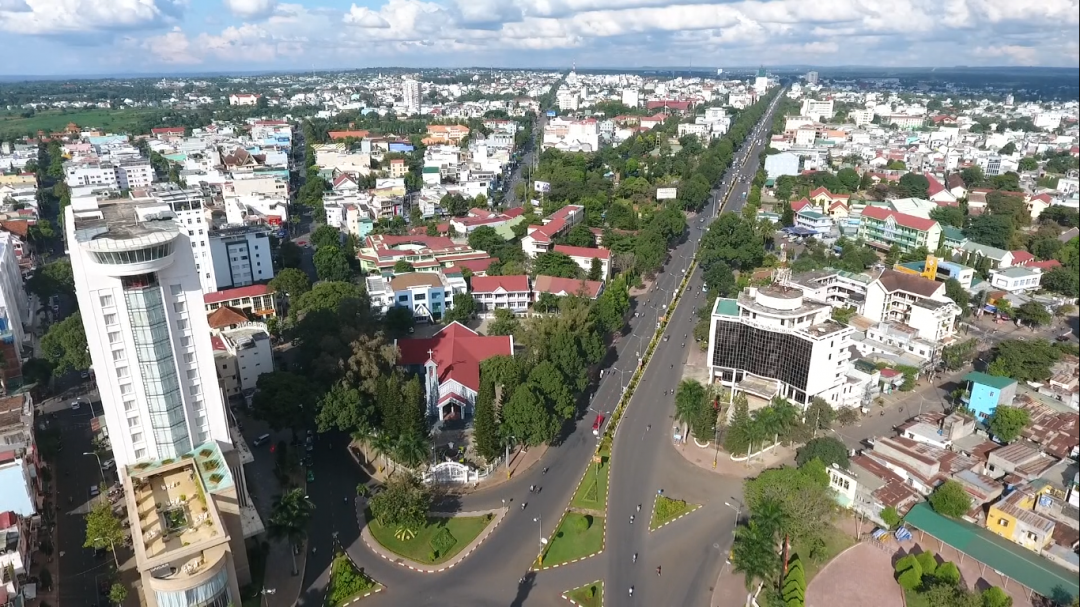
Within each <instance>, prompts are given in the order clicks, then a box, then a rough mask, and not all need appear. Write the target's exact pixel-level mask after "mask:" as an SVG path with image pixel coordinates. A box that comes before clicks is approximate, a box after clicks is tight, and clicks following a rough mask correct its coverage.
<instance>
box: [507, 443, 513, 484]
mask: <svg viewBox="0 0 1080 607" xmlns="http://www.w3.org/2000/svg"><path fill="white" fill-rule="evenodd" d="M512 442H514V437H513V436H510V437H507V440H506V478H508V479H509V478H510V443H512Z"/></svg>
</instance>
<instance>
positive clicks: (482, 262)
mask: <svg viewBox="0 0 1080 607" xmlns="http://www.w3.org/2000/svg"><path fill="white" fill-rule="evenodd" d="M494 261H495V260H494V259H493V258H491V257H485V258H483V259H462V260H459V261H455V262H454V266H455V267H458V268H461V269H464V268H468V269H470V270H472V272H473V274H480V273H481V272H487V269H488V267H490V266H491V264H492V263H493V262H494Z"/></svg>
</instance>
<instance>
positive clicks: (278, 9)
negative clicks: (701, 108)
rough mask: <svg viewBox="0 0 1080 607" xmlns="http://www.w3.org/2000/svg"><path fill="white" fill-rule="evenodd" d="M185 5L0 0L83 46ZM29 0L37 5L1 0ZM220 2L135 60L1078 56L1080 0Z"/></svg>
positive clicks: (24, 19) (830, 60) (348, 62)
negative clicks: (88, 39)
mask: <svg viewBox="0 0 1080 607" xmlns="http://www.w3.org/2000/svg"><path fill="white" fill-rule="evenodd" d="M187 1H188V0H0V29H9V30H12V31H18V32H20V33H30V34H57V33H70V35H67V36H65V37H64V38H63V40H64V41H67V42H72V43H73V42H75V41H76V40H77V37H76V34H78V33H80V32H105V33H102V34H100V35H102V36H103V35H106V34H107V33H108V32H110V31H112V32H115V31H117V30H123V29H145V28H150V27H170V26H173V25H177V24H179V22H178V17H179V16H181V14H182V9H183V7H184V6H185V5H184V3H185V2H187ZM200 1H206V0H200ZM296 1H297V0H294V2H296ZM302 1H304V2H309V1H310V2H319V1H321V0H302ZM357 1H358V0H357ZM21 2H26V4H27V6H28V8H29V9H30V10H29V11H24V12H22V13H14V12H12V11H11V10H10V9H6V8H3V7H6V6H9V5H11V6H14V5H15V4H14V3H21ZM222 2H223V3H224V5H225V6H227V7H228V8H229V9H230V11H231V12H232V14H231V15H230V13H229V12H225V11H221V12H220V13H219V14H215V15H213V16H214V17H215V18H216V19H217V21H215V22H214V23H210V22H205V21H203V20H200V23H199V24H191V25H188V26H184V27H185V29H184V30H182V31H181V30H173V31H168V32H167V33H165V34H162V35H156V36H150V37H146V38H144V39H143V40H144V42H145V43H146V45H147V46H146V48H154V49H156V50H157V52H151V53H147V54H146V55H145V56H138V57H133V58H127V59H125V60H129V61H140V60H141V61H147V62H149V61H156V62H158V63H190V62H193V61H200V60H201V61H213V62H214V63H215V65H220V66H221V67H225V66H229V67H232V66H237V67H240V66H242V67H252V66H259V67H290V68H291V67H300V66H303V67H309V66H311V65H312V64H315V65H321V66H342V67H344V66H369V65H386V64H394V65H439V66H448V65H477V64H483V65H506V66H522V67H525V66H544V65H547V66H561V65H569V64H570V63H571V62H574V61H576V62H577V63H578V65H596V66H635V65H645V64H650V65H663V64H685V63H686V62H687V61H688V59H692V60H693V63H694V64H695V65H698V64H699V63H700V64H705V63H714V64H716V65H718V66H719V65H725V66H736V65H758V64H760V63H765V64H766V65H776V64H798V63H813V64H818V65H830V64H832V65H836V64H852V63H857V64H865V65H873V64H879V65H897V64H906V65H925V66H935V65H955V64H971V65H995V64H1002V63H1016V64H1042V65H1068V66H1075V65H1077V63H1078V61H1080V59H1078V57H1077V55H1078V53H1077V49H1078V48H1080V32H1078V30H1080V28H1078V27H1077V25H1078V21H1080V0H1040V2H1039V3H1038V4H1033V3H1030V2H1016V0H890V1H889V2H887V3H882V2H881V1H880V0H732V1H726V0H675V2H678V4H671V0H377V2H378V3H377V4H371V3H365V4H368V6H359V5H358V4H353V5H351V6H350V7H349V9H348V10H344V11H342V10H336V9H330V8H315V7H313V6H310V5H304V4H296V3H280V2H281V0H222ZM20 6H21V5H20ZM235 16H240V17H241V18H242V20H243V22H240V21H238V20H237V19H236V18H235ZM255 17H263V18H262V19H255ZM217 23H220V24H221V25H216V24H217ZM200 27H201V28H204V29H203V30H200V29H197V28H200ZM207 27H210V28H211V29H210V30H208V31H207V30H205V28H207ZM200 31H202V33H200ZM2 47H3V45H2V43H0V50H3V49H2ZM122 59H123V58H122ZM146 67H148V68H149V67H152V66H150V65H147V66H146Z"/></svg>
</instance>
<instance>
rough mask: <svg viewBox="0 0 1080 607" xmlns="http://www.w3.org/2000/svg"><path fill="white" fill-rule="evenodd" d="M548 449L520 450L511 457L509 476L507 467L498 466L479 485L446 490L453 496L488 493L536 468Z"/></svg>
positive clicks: (452, 487) (449, 487)
mask: <svg viewBox="0 0 1080 607" xmlns="http://www.w3.org/2000/svg"><path fill="white" fill-rule="evenodd" d="M547 449H548V447H547V445H540V446H538V447H532V448H530V449H528V450H527V451H524V452H523V451H522V450H521V449H518V451H517V452H516V453H512V454H511V455H510V473H509V474H507V468H506V466H498V467H496V468H495V469H494V470H492V471H491V474H489V475H488V477H487V478H485V479H483V480H481V481H480V482H479V483H476V484H474V485H450V486H448V487H446V488H445V491H446V493H449V494H451V495H468V494H470V493H477V492H479V491H487V490H489V489H493V488H495V487H498V486H499V485H501V484H503V483H505V482H507V481H509V480H511V479H513V478H514V477H516V476H518V475H520V474H523V473H525V472H526V471H528V470H529V468H532V467H533V466H535V465H536V463H537V462H539V461H540V460H541V459H543V457H544V454H545V453H547Z"/></svg>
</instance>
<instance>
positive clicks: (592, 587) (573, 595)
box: [563, 581, 604, 607]
mask: <svg viewBox="0 0 1080 607" xmlns="http://www.w3.org/2000/svg"><path fill="white" fill-rule="evenodd" d="M563 596H564V597H566V598H568V599H570V600H571V601H574V602H575V603H577V604H578V605H580V606H581V607H601V605H603V604H604V582H601V581H597V582H594V583H592V584H586V585H584V586H582V587H581V588H574V589H573V590H567V591H566V592H564V593H563Z"/></svg>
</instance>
